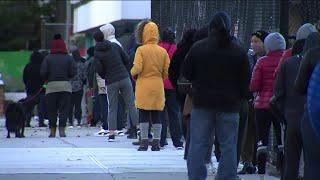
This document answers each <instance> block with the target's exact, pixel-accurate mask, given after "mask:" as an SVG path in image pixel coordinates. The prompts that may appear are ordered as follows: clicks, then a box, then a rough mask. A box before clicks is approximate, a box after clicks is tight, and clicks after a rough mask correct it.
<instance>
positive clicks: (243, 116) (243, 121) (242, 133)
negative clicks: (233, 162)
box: [237, 102, 248, 165]
mask: <svg viewBox="0 0 320 180" xmlns="http://www.w3.org/2000/svg"><path fill="white" fill-rule="evenodd" d="M239 115H240V118H239V131H238V143H237V165H238V164H239V161H240V155H241V153H242V151H243V148H244V144H245V140H246V134H247V129H248V128H247V126H248V103H247V102H243V103H242V107H241V110H240V113H239Z"/></svg>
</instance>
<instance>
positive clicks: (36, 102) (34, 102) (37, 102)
mask: <svg viewBox="0 0 320 180" xmlns="http://www.w3.org/2000/svg"><path fill="white" fill-rule="evenodd" d="M35 95H36V96H35ZM27 96H28V98H29V99H31V98H32V99H31V100H30V101H29V99H28V98H27V101H28V103H26V104H25V110H26V116H27V122H26V123H27V124H30V121H31V117H32V114H33V111H34V107H35V106H37V111H38V116H39V125H43V124H44V118H45V93H44V92H41V93H40V94H38V95H37V94H28V95H27Z"/></svg>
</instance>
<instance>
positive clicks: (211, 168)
mask: <svg viewBox="0 0 320 180" xmlns="http://www.w3.org/2000/svg"><path fill="white" fill-rule="evenodd" d="M206 168H207V173H208V175H209V176H210V175H214V174H215V173H216V172H217V170H216V168H215V167H214V166H213V163H212V162H210V163H208V164H206Z"/></svg>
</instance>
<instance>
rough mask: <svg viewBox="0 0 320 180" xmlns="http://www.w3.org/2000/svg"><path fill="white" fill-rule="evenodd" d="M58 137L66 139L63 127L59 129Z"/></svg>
mask: <svg viewBox="0 0 320 180" xmlns="http://www.w3.org/2000/svg"><path fill="white" fill-rule="evenodd" d="M59 135H60V137H67V136H66V128H65V127H59Z"/></svg>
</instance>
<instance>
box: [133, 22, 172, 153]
mask: <svg viewBox="0 0 320 180" xmlns="http://www.w3.org/2000/svg"><path fill="white" fill-rule="evenodd" d="M136 40H137V43H138V44H141V46H139V47H138V49H137V51H136V54H135V58H134V62H133V67H132V69H131V75H132V76H133V77H135V78H136V79H137V80H136V92H135V94H136V103H135V104H136V107H137V108H138V109H139V119H140V136H141V143H140V146H139V148H138V151H147V150H148V145H149V141H148V132H149V123H150V122H151V123H152V128H153V133H154V136H153V141H152V143H151V144H152V148H151V150H152V151H160V138H161V128H162V124H161V120H160V114H161V111H163V109H164V106H165V93H164V84H163V81H164V80H165V79H167V78H168V69H169V64H170V59H169V56H168V53H167V52H166V50H165V49H164V48H162V47H160V46H159V45H158V42H159V29H158V26H157V25H156V24H155V23H154V22H152V21H149V20H145V21H142V22H140V23H139V24H138V27H137V30H136Z"/></svg>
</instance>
